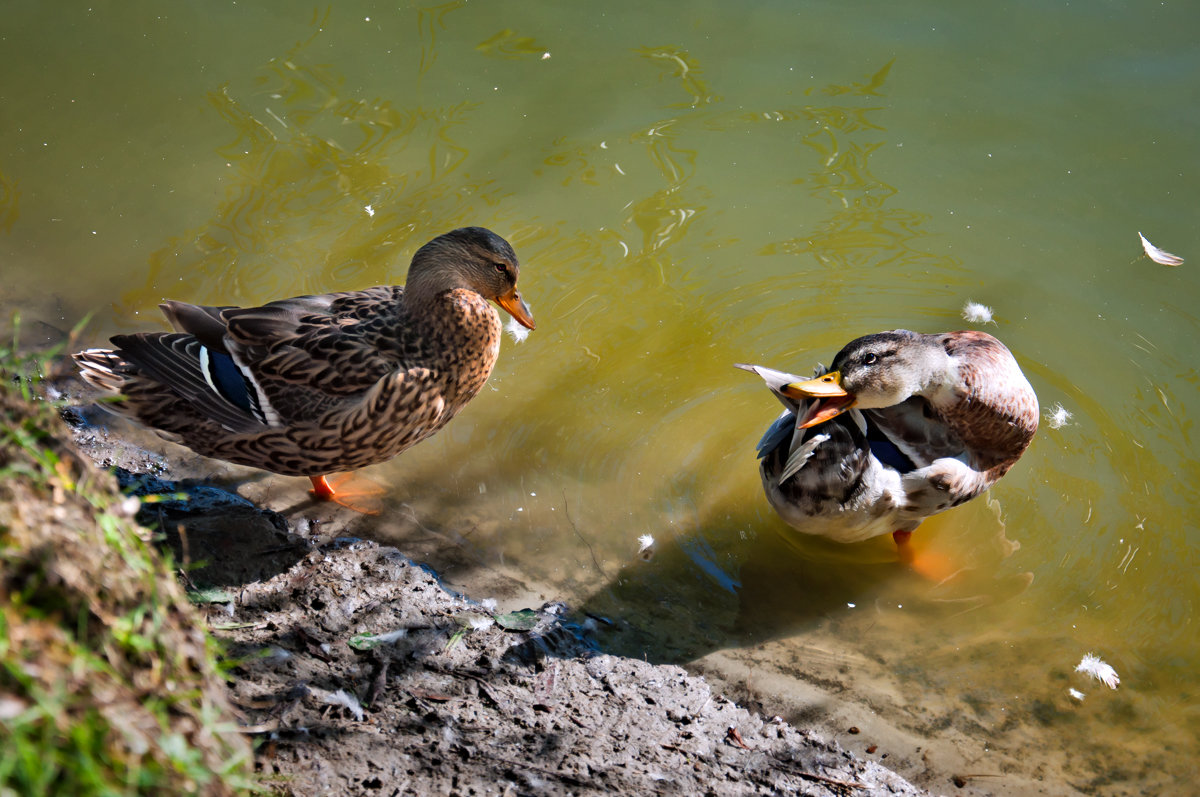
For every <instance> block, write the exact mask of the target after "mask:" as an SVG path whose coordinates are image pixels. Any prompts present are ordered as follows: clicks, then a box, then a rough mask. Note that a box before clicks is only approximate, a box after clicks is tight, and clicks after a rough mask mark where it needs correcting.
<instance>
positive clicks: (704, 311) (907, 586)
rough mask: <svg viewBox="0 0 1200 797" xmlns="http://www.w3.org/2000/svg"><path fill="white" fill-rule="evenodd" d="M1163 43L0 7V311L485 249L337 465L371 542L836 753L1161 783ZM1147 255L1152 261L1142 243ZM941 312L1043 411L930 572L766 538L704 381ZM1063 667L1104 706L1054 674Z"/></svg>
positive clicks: (1070, 785) (132, 305)
mask: <svg viewBox="0 0 1200 797" xmlns="http://www.w3.org/2000/svg"><path fill="white" fill-rule="evenodd" d="M1198 23H1200V11H1198V10H1196V9H1194V8H1193V7H1191V6H1190V5H1189V4H1184V3H1161V4H1148V3H1138V4H1116V3H1090V4H1070V3H1065V2H1057V3H1032V2H1012V3H993V4H985V5H980V6H972V7H970V8H968V7H962V8H958V7H955V8H953V9H951V8H943V7H941V5H940V4H935V3H916V4H912V3H910V4H904V5H903V6H897V5H895V4H889V3H881V2H876V3H861V4H856V5H855V6H854V8H853V10H848V9H847V7H846V6H845V4H841V3H819V2H804V3H783V2H775V3H759V4H753V5H742V4H730V3H706V2H696V3H689V4H687V5H675V6H672V11H671V13H665V12H664V11H663V9H661V8H656V7H649V6H646V5H645V4H637V3H625V2H618V3H609V4H603V5H600V6H596V5H580V4H558V3H549V2H529V3H521V4H513V3H469V2H465V0H463V1H461V2H448V3H442V4H430V5H419V4H412V3H401V4H393V5H388V6H384V5H378V4H374V3H366V2H355V3H342V4H339V5H337V6H336V7H333V8H324V7H317V8H315V9H304V10H300V9H299V8H298V7H296V6H295V5H294V4H285V3H277V4H257V5H255V6H254V7H246V6H245V5H243V4H230V5H227V6H213V5H211V4H205V5H204V6H197V5H184V4H177V5H169V6H165V7H164V6H163V4H160V3H149V2H141V3H139V2H133V3H123V4H120V5H111V6H109V5H93V6H91V7H89V6H86V5H82V4H80V5H74V4H72V5H68V6H66V7H63V6H59V5H55V6H54V7H53V8H51V7H50V6H46V5H45V4H39V3H22V2H18V3H12V4H10V5H9V7H8V8H7V9H6V13H5V18H4V20H3V21H2V22H0V42H2V44H3V52H4V56H3V57H4V61H5V69H4V75H5V77H4V78H3V80H0V264H2V265H0V274H2V276H3V280H2V282H3V286H4V287H3V288H2V289H0V290H2V291H3V293H2V294H0V302H2V305H3V309H4V312H5V315H6V316H7V315H8V314H9V312H10V311H11V310H12V309H13V308H18V307H19V308H21V309H22V311H23V313H24V316H25V318H26V320H27V321H28V320H29V319H35V320H36V321H38V322H44V323H45V324H47V325H49V327H51V328H57V329H60V330H63V329H67V328H69V327H70V326H72V325H73V324H74V323H75V322H76V321H77V320H78V319H79V318H80V317H82V316H83V315H84V314H85V313H88V312H94V313H95V316H94V319H93V321H92V322H91V324H90V326H89V328H88V332H87V335H88V337H89V341H100V340H102V339H103V338H104V337H106V336H107V335H108V334H112V333H113V332H116V331H124V330H132V329H150V328H157V325H158V324H160V323H161V322H160V321H159V320H158V315H157V310H156V305H157V303H158V302H159V301H161V300H162V299H163V298H167V297H170V298H178V299H183V300H187V301H193V302H200V303H219V304H228V303H232V304H241V303H258V302H264V301H268V300H270V299H273V298H279V297H281V296H286V295H294V294H298V293H304V292H323V291H329V290H341V289H349V288H357V287H366V286H369V285H374V284H379V283H388V282H400V281H402V280H403V277H404V271H405V267H406V264H407V261H408V258H409V257H410V256H411V253H412V252H413V251H414V250H415V248H416V247H417V246H419V245H420V244H421V243H423V242H424V241H426V240H428V239H429V238H431V237H432V236H434V235H436V234H438V233H440V232H443V231H445V230H448V229H450V228H452V227H455V226H459V225H463V224H481V225H485V226H488V227H490V228H492V229H494V230H496V231H497V232H499V233H501V234H502V235H504V236H505V237H507V238H508V239H509V240H510V241H512V242H513V244H514V246H515V247H516V249H517V252H518V253H519V255H520V256H521V259H522V262H523V264H524V268H523V271H522V288H523V292H524V294H525V295H526V297H527V299H528V300H529V301H530V303H531V305H532V306H533V310H534V313H535V316H536V318H537V321H538V329H537V331H536V332H534V333H533V334H532V335H531V336H530V337H529V339H528V340H527V341H525V342H524V343H522V344H520V345H515V344H514V343H513V342H512V341H506V344H505V349H504V351H503V353H502V355H501V360H500V363H499V365H498V367H497V370H496V372H495V375H494V377H493V379H492V382H491V383H490V385H489V388H488V389H486V390H485V391H484V393H483V394H482V395H481V396H480V397H479V398H478V399H477V400H476V401H475V402H474V403H472V404H471V406H470V407H469V408H468V409H467V410H466V411H465V412H464V413H463V414H462V415H461V416H460V417H459V418H457V419H455V421H454V422H453V423H452V424H451V425H450V426H449V427H447V429H446V430H444V431H443V432H442V433H441V434H440V435H439V436H438V437H437V438H435V439H434V440H432V441H430V442H428V443H426V444H424V445H422V446H420V447H418V448H417V449H414V450H413V451H411V452H408V453H406V454H405V455H403V456H402V457H400V458H399V459H398V460H396V461H395V462H392V463H389V464H388V465H385V466H380V467H379V468H376V469H374V470H373V472H372V475H373V476H374V477H375V478H377V479H379V480H381V481H384V482H386V483H387V484H388V485H389V488H390V489H391V491H392V492H391V499H390V500H391V501H392V503H391V506H390V510H389V513H388V515H387V516H386V518H385V521H384V522H383V524H382V525H381V526H380V527H379V528H377V529H376V532H377V533H378V534H379V535H380V536H382V537H384V538H386V539H389V540H392V541H395V542H397V543H398V544H400V545H401V546H402V547H405V548H406V549H408V550H421V551H423V552H425V553H427V554H428V558H430V559H431V560H432V561H433V563H434V564H435V565H438V566H442V567H443V569H444V570H445V571H446V573H447V577H448V578H449V579H450V580H451V582H452V583H454V584H455V585H456V586H459V587H461V588H463V589H466V590H467V591H472V589H473V587H474V586H477V585H479V584H482V583H485V580H484V574H485V573H486V572H487V571H489V570H490V571H497V570H498V571H502V572H504V573H506V574H508V575H511V576H513V577H514V578H517V579H520V580H522V581H524V582H526V583H528V584H530V585H531V588H533V587H534V585H536V588H537V589H538V590H540V591H541V592H543V593H547V592H553V593H554V595H555V596H565V597H567V598H568V599H569V600H570V601H571V602H573V603H574V604H575V605H577V606H581V607H584V608H586V609H588V610H589V611H592V612H593V613H595V614H596V615H598V616H603V617H606V618H608V619H610V620H612V621H613V622H614V623H615V625H614V626H613V628H612V629H608V630H605V629H603V628H602V629H601V636H602V639H603V640H604V641H605V644H607V645H610V646H611V647H612V648H613V649H617V650H621V651H622V652H627V653H633V654H635V655H644V656H646V657H647V658H651V659H654V660H663V661H676V662H681V663H691V664H692V665H693V666H695V667H697V668H699V669H701V670H704V671H706V672H708V673H710V674H711V675H713V676H714V677H716V678H718V679H722V680H724V681H725V682H726V684H727V685H728V686H729V688H731V689H733V690H735V691H736V690H741V692H742V693H744V694H745V695H746V696H747V698H748V699H752V700H759V701H762V706H763V707H764V708H765V709H766V710H768V711H771V712H780V713H786V714H788V716H789V717H791V718H794V719H797V720H815V721H821V722H826V723H828V725H829V726H830V727H831V728H832V729H834V730H838V729H844V728H845V727H848V726H849V725H855V726H859V727H861V728H862V729H863V731H864V732H863V734H861V735H860V736H858V737H852V736H847V735H844V734H843V735H840V736H839V737H838V738H839V739H840V740H841V741H842V742H843V743H844V744H847V745H848V746H850V747H853V748H855V749H858V750H860V752H861V751H862V748H865V747H866V746H867V744H868V743H869V742H870V741H871V739H875V740H876V741H879V742H880V745H881V748H882V749H881V750H880V751H879V752H880V753H882V752H884V750H886V749H892V750H893V751H894V754H893V756H892V757H891V759H890V761H891V762H892V763H894V764H895V765H897V766H898V767H899V768H901V771H902V772H904V773H905V774H906V775H908V776H910V777H914V778H916V779H918V780H920V779H922V778H925V781H924V782H926V783H927V785H929V786H930V787H931V788H934V789H936V790H939V791H941V790H946V789H948V788H950V787H949V786H947V783H946V781H945V780H944V777H942V776H944V775H945V773H947V772H957V773H960V774H972V775H980V776H985V775H986V776H988V777H979V778H974V779H972V780H971V781H970V782H969V785H968V789H979V790H983V791H993V792H997V793H1025V792H1028V791H1036V790H1038V789H1044V790H1045V791H1046V792H1047V793H1064V792H1068V791H1070V790H1079V791H1082V792H1085V793H1102V794H1107V793H1126V792H1129V791H1134V792H1136V791H1138V790H1140V789H1145V790H1147V791H1149V792H1155V791H1163V792H1165V791H1169V790H1170V789H1171V788H1172V784H1176V783H1180V782H1182V783H1187V782H1190V779H1192V778H1194V776H1195V774H1196V772H1195V763H1194V762H1195V760H1196V756H1197V754H1198V753H1200V750H1198V749H1197V743H1196V738H1197V732H1198V731H1200V727H1198V720H1197V711H1196V703H1195V698H1194V695H1195V694H1196V691H1197V687H1198V682H1197V671H1198V667H1197V665H1198V664H1200V645H1198V644H1197V634H1196V632H1195V629H1194V627H1193V625H1192V613H1193V611H1194V608H1195V604H1196V601H1197V597H1198V594H1200V590H1198V588H1197V585H1196V579H1195V576H1194V573H1195V572H1196V567H1197V564H1198V562H1197V545H1198V540H1200V536H1198V533H1197V530H1196V517H1197V508H1198V501H1197V494H1196V484H1198V483H1200V467H1198V466H1197V461H1196V458H1195V454H1194V451H1195V444H1194V441H1193V439H1192V435H1193V421H1192V419H1193V417H1194V415H1195V414H1196V412H1197V411H1198V410H1200V407H1198V402H1197V369H1196V364H1195V363H1196V361H1195V356H1194V341H1195V340H1196V338H1197V333H1198V323H1197V315H1196V312H1195V309H1194V307H1193V304H1194V302H1193V301H1192V300H1191V297H1195V296H1197V295H1200V294H1198V292H1197V287H1198V286H1197V277H1196V268H1195V265H1196V264H1200V239H1198V238H1197V235H1196V233H1195V224H1194V214H1195V208H1196V207H1197V206H1198V204H1200V202H1198V200H1200V197H1198V196H1197V193H1198V192H1197V190H1196V188H1195V186H1196V184H1197V180H1196V170H1197V159H1196V157H1195V133H1194V131H1195V130H1196V129H1197V127H1198V126H1200V102H1198V100H1200V92H1198V90H1197V85H1198V84H1197V82H1196V78H1195V76H1196V75H1197V74H1200V51H1198V50H1197V49H1196V47H1195V46H1194V35H1193V34H1194V32H1195V30H1197V24H1198ZM1139 230H1141V231H1142V232H1144V233H1145V234H1146V235H1147V237H1149V238H1150V239H1151V240H1152V241H1154V242H1155V243H1157V244H1158V245H1160V246H1162V247H1164V248H1166V249H1168V250H1170V251H1174V252H1177V253H1179V254H1181V255H1183V256H1184V257H1185V258H1187V262H1186V263H1185V264H1184V265H1183V266H1180V267H1178V268H1167V267H1164V266H1159V265H1156V264H1154V263H1152V262H1150V261H1149V260H1147V259H1146V258H1144V257H1142V256H1141V251H1140V248H1139V245H1138V240H1137V231H1139ZM968 300H974V301H979V302H983V303H985V304H987V305H989V306H991V307H992V308H993V309H994V311H995V323H994V324H992V325H986V326H977V328H982V329H985V330H986V331H989V332H992V333H994V334H996V335H997V336H999V337H1000V338H1001V339H1002V340H1004V342H1005V343H1006V344H1007V345H1008V346H1009V347H1010V348H1011V349H1012V350H1013V351H1014V353H1015V354H1016V356H1017V357H1018V359H1019V360H1020V362H1021V364H1022V366H1023V367H1024V369H1025V371H1026V373H1027V374H1028V375H1029V377H1030V379H1031V381H1032V382H1033V384H1034V387H1035V388H1036V389H1037V391H1038V394H1039V396H1040V398H1041V401H1042V405H1043V408H1044V409H1049V408H1051V407H1054V406H1055V405H1061V406H1062V407H1063V408H1065V409H1066V410H1068V411H1069V412H1070V413H1071V416H1070V418H1069V419H1068V420H1067V422H1066V423H1065V424H1064V425H1062V426H1061V427H1060V428H1052V427H1051V425H1050V424H1049V423H1047V422H1046V421H1045V420H1044V421H1043V426H1042V429H1041V431H1040V432H1039V434H1038V438H1037V439H1036V441H1035V442H1034V445H1033V447H1032V448H1031V449H1030V451H1029V452H1028V453H1027V454H1026V456H1025V457H1024V459H1022V461H1021V462H1020V463H1019V464H1018V465H1017V466H1016V467H1015V468H1014V469H1013V470H1012V472H1011V473H1010V474H1009V475H1008V476H1007V477H1006V478H1005V479H1004V480H1003V481H1002V482H1001V483H1000V484H999V485H998V486H997V487H996V488H995V489H994V490H993V491H992V493H991V495H990V497H989V501H988V502H985V501H984V500H982V499H981V500H979V501H976V502H974V503H972V504H970V505H968V506H966V507H963V508H960V509H958V510H955V511H954V512H951V513H948V514H946V515H943V516H940V517H938V518H936V519H935V520H933V521H930V522H927V523H926V524H925V525H924V526H923V527H922V528H921V529H920V531H919V532H918V533H917V535H916V540H917V543H918V545H919V546H920V547H921V548H922V549H923V550H925V551H928V552H932V553H935V554H937V555H939V556H942V557H944V558H945V559H946V560H947V561H949V562H952V563H953V564H954V565H955V567H956V568H961V572H959V573H958V574H957V575H956V577H955V578H953V579H951V580H950V581H948V582H946V583H943V584H932V583H930V582H928V581H926V580H923V579H921V578H919V577H916V576H914V575H913V574H911V573H909V572H908V571H906V570H905V569H904V568H902V567H900V566H898V565H897V563H896V562H895V556H894V552H893V551H892V549H891V547H890V542H889V541H888V540H886V539H884V540H878V541H874V542H870V543H865V544H862V545H857V546H837V545H832V544H827V543H823V542H821V541H819V540H807V539H798V538H797V537H796V536H795V535H794V534H792V533H791V532H790V530H789V529H788V528H787V527H786V526H785V525H783V524H782V523H781V522H780V521H779V520H777V519H776V518H775V517H774V516H773V514H772V513H771V511H770V509H769V508H768V507H767V506H766V503H765V500H764V499H763V497H762V495H761V490H760V487H759V482H758V475H757V472H756V465H755V461H754V448H753V446H754V443H755V442H756V441H757V439H758V437H759V435H760V434H761V432H762V430H763V428H765V426H766V425H767V424H768V423H769V422H770V420H771V419H772V418H773V417H774V414H775V413H776V405H775V404H774V402H773V400H772V399H771V398H770V396H769V395H768V394H767V392H766V391H765V389H763V388H762V387H761V385H760V383H758V381H757V380H756V379H754V378H753V377H752V376H751V375H749V374H745V373H743V372H740V371H736V370H734V369H733V368H732V363H734V362H743V361H750V362H759V363H762V364H766V365H771V366H774V367H779V368H784V369H788V370H793V371H797V372H805V371H807V370H808V369H810V368H811V367H812V366H813V365H814V364H815V363H816V362H818V361H824V362H828V361H829V360H830V358H831V357H832V355H833V354H834V353H835V352H836V350H837V349H838V348H839V347H840V346H841V344H842V343H844V342H846V341H847V340H849V339H851V338H853V337H855V336H857V335H859V334H863V333H865V332H870V331H876V330H880V329H890V328H895V327H908V328H914V329H919V330H922V331H937V330H943V329H954V328H962V327H964V326H966V325H967V324H966V322H965V321H963V319H962V318H961V317H960V312H961V308H962V306H963V304H964V303H965V302H966V301H968ZM29 328H32V329H37V330H39V334H40V332H41V331H44V330H45V329H47V327H39V326H36V325H35V326H33V327H29ZM48 334H51V335H52V334H53V333H48ZM214 470H215V467H214ZM266 483H267V484H268V485H270V486H269V490H270V491H273V493H272V494H274V495H279V496H284V495H288V494H289V493H291V492H294V491H298V490H300V489H301V485H300V483H299V482H297V481H296V480H286V479H278V480H267V482H266ZM282 503H283V504H285V505H286V504H288V503H290V501H288V500H284V501H282ZM647 533H648V534H652V535H653V536H654V537H655V538H656V539H657V540H658V545H657V546H656V548H657V550H656V553H655V555H654V557H653V558H652V559H651V560H650V561H649V562H646V561H642V560H641V559H640V558H639V557H638V556H637V547H638V543H637V538H638V536H639V535H642V534H647ZM1087 652H1094V653H1096V654H1097V655H1099V656H1101V657H1102V658H1103V659H1105V660H1106V661H1108V662H1109V663H1110V664H1112V665H1113V666H1114V667H1115V668H1116V669H1117V671H1118V672H1119V673H1120V675H1121V685H1120V687H1119V689H1118V690H1116V691H1115V692H1114V691H1110V690H1108V689H1107V688H1105V687H1103V686H1101V685H1100V684H1098V683H1097V682H1094V681H1090V682H1089V681H1086V680H1084V679H1083V678H1082V677H1081V676H1079V675H1077V674H1074V673H1073V668H1074V666H1075V664H1076V663H1078V661H1079V660H1080V658H1081V657H1082V656H1083V654H1084V653H1087ZM1068 688H1076V689H1078V690H1080V691H1082V692H1084V693H1086V697H1085V698H1084V699H1083V700H1082V701H1077V700H1074V699H1072V698H1071V697H1070V696H1069V695H1068V692H1067V690H1068ZM868 737H870V738H868ZM889 746H890V747H889ZM917 747H921V748H923V749H924V752H925V753H926V755H927V756H928V759H927V760H928V761H929V762H930V763H929V765H928V766H929V770H928V771H927V770H926V769H925V768H924V765H923V764H922V763H921V760H920V757H921V753H919V752H917V751H916V748H917ZM931 773H932V774H931ZM935 774H936V775H937V776H938V777H942V779H941V780H933V779H932V778H933V777H934V775H935Z"/></svg>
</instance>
